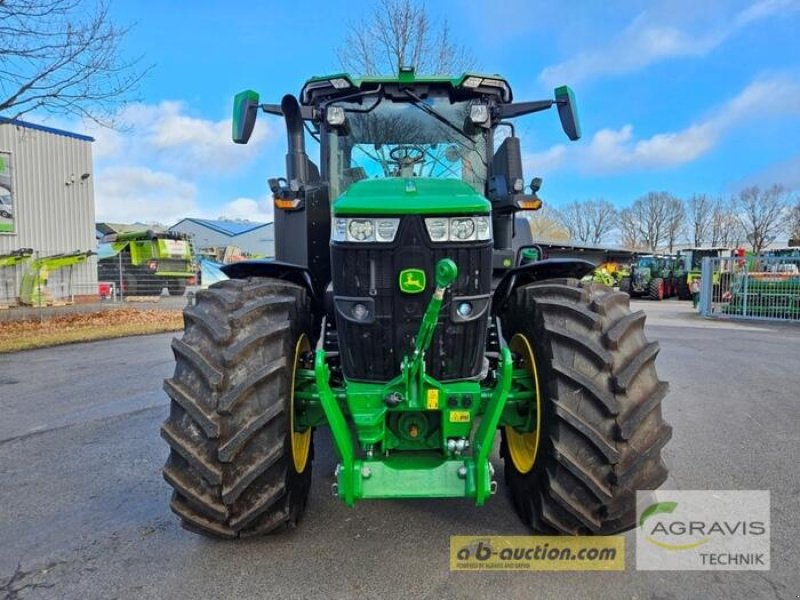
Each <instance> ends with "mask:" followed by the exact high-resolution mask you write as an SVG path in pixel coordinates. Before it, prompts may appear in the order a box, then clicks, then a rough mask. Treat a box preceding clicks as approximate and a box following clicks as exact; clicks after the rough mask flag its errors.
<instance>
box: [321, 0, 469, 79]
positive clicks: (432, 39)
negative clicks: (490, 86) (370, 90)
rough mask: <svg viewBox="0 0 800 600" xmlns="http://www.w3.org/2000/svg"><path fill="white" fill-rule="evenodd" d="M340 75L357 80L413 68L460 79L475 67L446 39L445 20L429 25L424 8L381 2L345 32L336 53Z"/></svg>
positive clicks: (401, 0) (404, 0)
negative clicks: (354, 76) (459, 75)
mask: <svg viewBox="0 0 800 600" xmlns="http://www.w3.org/2000/svg"><path fill="white" fill-rule="evenodd" d="M337 55H338V57H339V62H340V64H341V66H342V68H343V69H344V70H345V71H349V72H351V73H357V74H359V75H380V74H386V73H396V72H397V69H398V67H401V66H413V67H415V68H416V70H417V72H418V73H424V74H426V75H441V74H447V73H460V72H463V71H466V70H468V69H469V68H471V67H472V66H473V64H474V59H473V58H472V56H471V55H470V53H469V52H468V51H467V50H466V49H465V48H464V47H463V46H460V45H458V44H456V43H455V42H453V40H452V39H451V37H450V27H449V25H448V23H447V20H444V21H442V22H441V23H434V22H433V21H432V20H431V17H430V15H429V14H428V11H427V9H426V7H425V4H424V3H421V2H417V1H415V0H380V2H377V3H375V4H374V5H373V8H372V12H371V13H370V14H369V15H368V16H367V17H366V18H365V19H362V20H361V21H360V22H358V23H353V24H351V25H350V26H349V27H348V33H347V37H346V38H345V41H344V44H343V45H342V46H341V47H340V48H339V50H338V51H337Z"/></svg>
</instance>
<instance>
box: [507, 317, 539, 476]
mask: <svg viewBox="0 0 800 600" xmlns="http://www.w3.org/2000/svg"><path fill="white" fill-rule="evenodd" d="M508 346H509V349H510V350H511V351H512V352H515V353H517V354H519V355H520V356H521V357H522V363H523V364H524V365H525V366H526V367H527V368H528V369H529V370H530V372H531V375H532V376H533V387H534V391H535V392H536V418H537V426H536V429H534V430H533V431H530V432H528V433H519V432H518V431H515V430H514V428H513V427H509V426H507V427H505V433H506V444H507V445H508V453H509V454H510V455H511V462H512V463H514V467H515V468H516V469H517V471H519V472H520V473H528V472H529V471H530V470H531V469H532V468H533V464H534V463H535V462H536V452H537V450H538V449H539V430H540V429H541V428H540V427H539V421H540V419H541V415H542V400H541V395H540V393H539V373H538V372H537V370H536V360H535V359H534V355H533V347H532V346H531V343H530V342H529V341H528V338H526V337H525V336H524V335H522V334H520V333H517V334H515V335H514V337H512V338H511V343H510V344H509V345H508Z"/></svg>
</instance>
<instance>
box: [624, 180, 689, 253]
mask: <svg viewBox="0 0 800 600" xmlns="http://www.w3.org/2000/svg"><path fill="white" fill-rule="evenodd" d="M677 204H680V200H678V199H677V198H675V196H673V195H671V194H669V193H667V192H649V193H648V194H646V195H645V196H642V197H641V198H639V199H638V200H636V202H634V203H633V204H632V205H631V207H630V208H629V209H627V210H628V211H629V213H627V214H626V219H628V221H629V224H630V225H631V226H632V227H635V228H636V229H637V238H638V240H639V242H640V243H641V245H642V246H644V247H645V248H647V249H648V250H650V251H651V252H655V251H656V250H658V249H660V248H661V247H662V246H663V245H664V244H666V245H668V246H671V245H673V244H674V242H675V239H676V238H677V236H678V233H679V232H680V229H681V227H682V216H681V215H682V214H683V213H682V208H683V206H682V205H681V208H680V209H679V208H678V207H677ZM679 221H680V223H681V225H678V223H679Z"/></svg>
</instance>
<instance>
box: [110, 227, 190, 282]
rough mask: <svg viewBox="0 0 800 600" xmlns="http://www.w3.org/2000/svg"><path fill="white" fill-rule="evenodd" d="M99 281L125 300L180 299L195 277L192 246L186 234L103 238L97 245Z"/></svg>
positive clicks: (138, 233)
mask: <svg viewBox="0 0 800 600" xmlns="http://www.w3.org/2000/svg"><path fill="white" fill-rule="evenodd" d="M97 251H98V255H99V260H98V262H97V277H98V280H99V281H108V282H113V283H114V284H116V285H117V286H119V289H121V290H122V293H123V295H125V296H153V295H159V294H161V292H162V291H163V289H164V288H167V290H168V291H169V293H170V295H172V296H180V295H182V294H183V293H184V292H185V291H186V283H187V281H188V280H189V279H191V278H193V277H194V276H195V270H194V264H193V260H192V245H191V242H190V241H189V239H188V237H187V236H186V235H184V234H182V233H175V232H166V231H153V230H147V231H129V232H124V233H110V234H108V235H105V236H103V237H102V238H101V239H100V241H99V242H98V245H97Z"/></svg>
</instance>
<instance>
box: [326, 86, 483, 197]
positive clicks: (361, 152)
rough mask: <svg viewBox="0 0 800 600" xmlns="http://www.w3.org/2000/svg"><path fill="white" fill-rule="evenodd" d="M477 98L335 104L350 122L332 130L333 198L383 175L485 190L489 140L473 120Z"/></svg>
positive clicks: (329, 169) (366, 100)
mask: <svg viewBox="0 0 800 600" xmlns="http://www.w3.org/2000/svg"><path fill="white" fill-rule="evenodd" d="M474 102H475V101H474V100H466V101H456V102H451V101H450V98H449V97H448V96H446V95H441V96H432V97H429V98H426V99H425V100H424V101H421V102H420V100H419V99H415V98H412V97H411V96H409V99H408V101H405V100H389V99H386V98H378V99H375V98H369V97H368V98H364V99H362V101H361V102H360V103H351V102H337V103H335V104H334V105H333V106H337V107H341V108H343V109H344V110H345V115H346V125H345V126H344V127H340V128H338V129H333V128H331V129H329V131H328V134H327V135H328V161H329V163H328V173H329V179H330V186H331V197H333V198H336V197H338V196H339V195H340V194H342V193H343V192H344V191H345V190H346V189H347V188H348V187H349V186H350V185H351V184H353V183H354V182H356V181H359V180H361V179H368V178H369V179H371V178H378V177H436V178H444V179H460V180H462V181H464V182H466V183H468V184H469V185H471V186H472V187H473V188H475V190H477V191H479V192H481V193H483V191H484V186H485V183H486V173H487V160H486V150H487V149H486V138H485V136H484V134H483V130H481V129H480V128H477V127H474V126H473V125H472V124H471V123H470V122H469V120H468V117H469V113H470V106H471V105H472V104H473V103H474ZM422 104H424V106H423V105H422Z"/></svg>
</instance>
